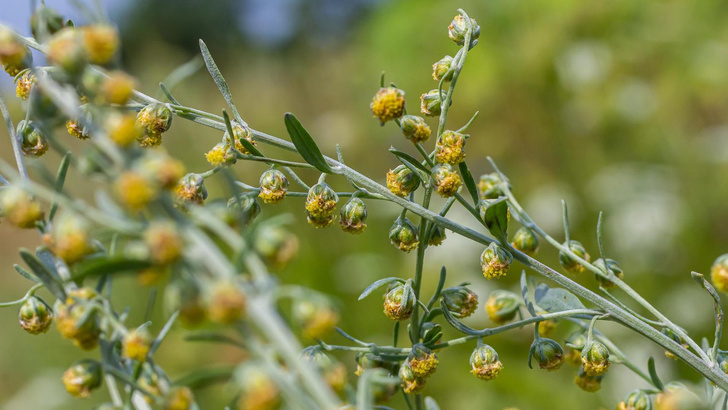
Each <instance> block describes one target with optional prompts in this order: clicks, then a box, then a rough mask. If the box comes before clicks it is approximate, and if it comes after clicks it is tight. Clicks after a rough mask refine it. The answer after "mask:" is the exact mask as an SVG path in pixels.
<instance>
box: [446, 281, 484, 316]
mask: <svg viewBox="0 0 728 410" xmlns="http://www.w3.org/2000/svg"><path fill="white" fill-rule="evenodd" d="M442 301H443V302H444V304H445V308H447V310H448V311H449V312H450V313H452V314H453V316H455V317H457V318H465V317H468V316H470V315H472V314H473V313H475V310H476V309H477V308H478V295H476V294H475V292H473V291H472V290H470V288H468V287H467V286H465V285H460V286H456V287H453V288H447V289H445V290H443V291H442Z"/></svg>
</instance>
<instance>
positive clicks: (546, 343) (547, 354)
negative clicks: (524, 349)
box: [528, 337, 564, 372]
mask: <svg viewBox="0 0 728 410" xmlns="http://www.w3.org/2000/svg"><path fill="white" fill-rule="evenodd" d="M528 354H529V359H528V365H529V367H530V366H531V357H535V358H536V361H537V362H538V367H540V368H541V369H544V370H548V371H550V372H552V371H554V370H558V369H559V368H560V367H561V365H562V364H563V363H564V349H562V348H561V345H560V344H559V343H558V342H556V341H555V340H552V339H547V338H543V337H537V338H536V340H534V341H533V343H532V344H531V350H530V351H529V353H528Z"/></svg>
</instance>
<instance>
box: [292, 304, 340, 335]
mask: <svg viewBox="0 0 728 410" xmlns="http://www.w3.org/2000/svg"><path fill="white" fill-rule="evenodd" d="M293 318H294V319H295V320H296V323H298V325H299V327H300V328H301V333H302V334H303V336H304V337H306V338H308V339H312V340H316V339H321V338H323V337H324V336H326V335H327V334H329V333H330V332H331V331H332V330H333V329H334V327H335V326H336V325H337V324H338V323H339V314H338V313H337V312H336V310H334V308H333V306H331V304H330V303H328V302H327V301H324V300H320V299H319V300H299V301H297V302H296V303H295V304H294V305H293Z"/></svg>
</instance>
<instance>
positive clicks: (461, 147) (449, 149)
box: [435, 130, 468, 165]
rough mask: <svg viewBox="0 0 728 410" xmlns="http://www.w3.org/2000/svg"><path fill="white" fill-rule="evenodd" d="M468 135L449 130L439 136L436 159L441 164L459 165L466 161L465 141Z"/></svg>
mask: <svg viewBox="0 0 728 410" xmlns="http://www.w3.org/2000/svg"><path fill="white" fill-rule="evenodd" d="M467 138H468V135H465V134H461V133H459V132H456V131H450V130H447V131H445V132H443V133H442V135H440V137H438V138H437V144H436V145H435V160H436V161H437V162H439V163H441V164H450V165H457V164H459V163H461V162H463V161H465V141H466V139H467Z"/></svg>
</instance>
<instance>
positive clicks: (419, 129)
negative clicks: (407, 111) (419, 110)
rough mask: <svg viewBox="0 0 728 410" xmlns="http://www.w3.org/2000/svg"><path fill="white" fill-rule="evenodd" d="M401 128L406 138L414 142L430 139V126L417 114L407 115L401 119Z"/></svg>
mask: <svg viewBox="0 0 728 410" xmlns="http://www.w3.org/2000/svg"><path fill="white" fill-rule="evenodd" d="M399 125H400V128H401V129H402V134H404V136H405V138H407V139H408V140H410V141H412V143H413V144H419V143H421V142H425V141H427V140H428V139H430V134H432V130H430V126H429V125H427V123H425V119H424V118H422V117H418V116H416V115H405V116H403V117H402V119H401V120H400V123H399Z"/></svg>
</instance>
